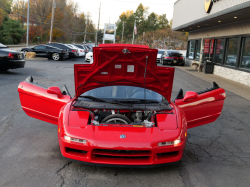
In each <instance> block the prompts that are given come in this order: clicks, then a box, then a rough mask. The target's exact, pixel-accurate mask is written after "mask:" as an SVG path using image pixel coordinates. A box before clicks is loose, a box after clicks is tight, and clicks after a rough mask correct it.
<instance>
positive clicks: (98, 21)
mask: <svg viewBox="0 0 250 187" xmlns="http://www.w3.org/2000/svg"><path fill="white" fill-rule="evenodd" d="M100 11H101V2H100V7H99V19H98V28H97V32H98V31H99V24H100ZM96 44H97V45H98V40H97V33H96Z"/></svg>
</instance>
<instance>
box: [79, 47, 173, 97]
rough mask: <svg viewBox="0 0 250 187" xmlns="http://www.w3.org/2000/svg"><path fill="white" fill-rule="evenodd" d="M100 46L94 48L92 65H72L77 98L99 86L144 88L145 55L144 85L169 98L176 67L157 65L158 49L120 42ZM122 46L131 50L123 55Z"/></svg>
mask: <svg viewBox="0 0 250 187" xmlns="http://www.w3.org/2000/svg"><path fill="white" fill-rule="evenodd" d="M101 46H102V47H93V56H94V63H93V64H75V65H74V70H75V90H76V96H77V97H78V96H80V95H81V94H82V93H84V92H86V91H88V90H91V89H94V88H98V87H102V86H112V85H128V86H137V87H142V88H144V69H145V67H146V57H148V62H147V76H146V88H147V89H150V90H153V91H155V92H158V93H159V94H162V95H163V96H164V97H165V98H166V99H167V100H168V101H170V98H171V93H172V86H173V78H174V70H175V69H174V68H170V67H159V66H157V65H156V63H155V59H156V57H157V53H158V50H157V49H149V48H146V47H142V48H139V47H138V45H121V44H117V45H116V44H112V45H111V44H109V45H108V44H107V45H106V44H105V45H101ZM106 46H107V47H106ZM110 46H112V47H110ZM123 49H127V50H129V52H130V53H126V54H124V53H123V52H122V50H123ZM117 65H119V68H117V67H118V66H117ZM129 67H132V69H131V68H129ZM126 81H127V82H126ZM100 82H113V83H110V84H103V83H100ZM81 85H82V86H81Z"/></svg>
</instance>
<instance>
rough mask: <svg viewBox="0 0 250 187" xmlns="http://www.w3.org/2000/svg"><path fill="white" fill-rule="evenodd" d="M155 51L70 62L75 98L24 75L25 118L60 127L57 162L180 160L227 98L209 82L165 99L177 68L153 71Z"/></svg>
mask: <svg viewBox="0 0 250 187" xmlns="http://www.w3.org/2000/svg"><path fill="white" fill-rule="evenodd" d="M157 52H158V51H157V49H150V48H148V46H141V45H128V44H127V45H126V44H120V45H119V44H101V45H99V47H94V48H93V61H94V63H93V64H75V65H74V79H75V96H74V97H73V98H72V97H71V95H70V94H69V92H68V90H67V88H66V87H64V89H63V90H62V91H61V90H60V89H59V88H58V87H49V88H44V87H42V86H40V85H38V84H37V83H34V82H33V78H32V77H28V78H27V79H26V80H25V81H24V82H21V83H20V84H19V86H18V92H19V96H20V101H21V106H22V108H23V110H24V111H25V112H26V114H27V115H29V116H31V117H33V118H36V119H39V120H42V121H45V122H48V123H52V124H54V125H57V126H58V131H57V135H58V142H59V146H60V151H61V154H62V156H63V157H65V158H67V159H70V160H74V161H78V162H82V163H85V164H97V165H108V166H119V167H121V166H124V167H152V166H160V165H165V164H173V163H178V162H179V161H180V160H181V158H182V156H183V151H184V148H185V144H186V140H187V130H188V129H190V128H194V127H197V126H201V125H204V124H207V123H211V122H213V121H215V120H216V119H217V118H218V117H219V116H220V114H221V111H222V108H223V104H224V100H225V98H226V93H225V91H224V89H222V88H220V87H219V86H218V85H217V84H216V83H215V82H214V83H213V85H212V87H211V88H209V89H206V90H203V91H200V92H193V91H187V92H186V93H185V95H184V94H183V91H182V90H180V91H179V93H178V95H177V96H176V99H174V100H173V101H172V100H171V92H172V86H173V79H174V71H175V68H173V67H167V66H164V67H162V66H157V65H156V57H157Z"/></svg>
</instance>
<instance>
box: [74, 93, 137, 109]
mask: <svg viewBox="0 0 250 187" xmlns="http://www.w3.org/2000/svg"><path fill="white" fill-rule="evenodd" d="M79 97H83V98H87V99H92V100H94V101H100V102H104V103H110V104H115V105H123V106H128V107H132V105H126V104H123V103H120V102H111V101H106V100H103V99H100V98H97V97H93V96H90V95H84V96H79Z"/></svg>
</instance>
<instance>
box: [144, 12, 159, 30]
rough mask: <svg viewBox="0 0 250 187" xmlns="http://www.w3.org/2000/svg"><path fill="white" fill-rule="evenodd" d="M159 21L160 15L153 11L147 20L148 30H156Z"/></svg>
mask: <svg viewBox="0 0 250 187" xmlns="http://www.w3.org/2000/svg"><path fill="white" fill-rule="evenodd" d="M157 21H158V15H157V14H156V13H154V12H152V13H151V14H150V15H149V16H148V19H147V20H146V30H147V31H152V30H156V29H157V28H158V25H157Z"/></svg>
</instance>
